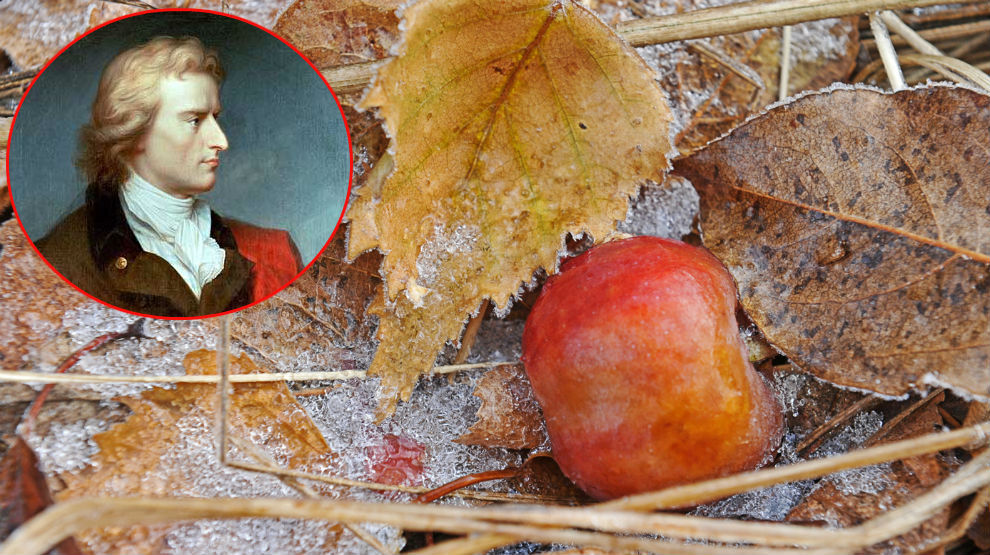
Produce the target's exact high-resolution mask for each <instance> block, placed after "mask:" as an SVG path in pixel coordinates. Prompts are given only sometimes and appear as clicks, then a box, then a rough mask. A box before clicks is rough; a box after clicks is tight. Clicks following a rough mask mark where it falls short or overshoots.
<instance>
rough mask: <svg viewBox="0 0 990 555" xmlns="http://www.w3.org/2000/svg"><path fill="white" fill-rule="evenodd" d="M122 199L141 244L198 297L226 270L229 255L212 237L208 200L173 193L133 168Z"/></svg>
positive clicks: (125, 212) (124, 187) (128, 222)
mask: <svg viewBox="0 0 990 555" xmlns="http://www.w3.org/2000/svg"><path fill="white" fill-rule="evenodd" d="M120 203H121V205H122V206H123V209H124V217H125V218H126V219H127V224H128V225H130V226H131V230H132V231H133V232H134V235H135V236H136V237H137V240H138V243H140V244H141V248H142V249H144V250H145V251H146V252H150V253H152V254H157V255H158V256H160V257H162V258H164V259H165V260H166V261H167V262H168V263H169V264H171V265H172V267H173V268H175V271H176V272H178V273H179V275H180V276H182V279H183V280H185V282H186V284H188V285H189V289H191V290H192V292H193V294H195V295H196V298H197V299H198V298H199V295H200V293H201V292H202V291H203V285H205V284H207V283H209V282H210V280H212V279H213V278H215V277H217V275H218V274H219V273H220V271H221V270H223V261H224V257H225V253H224V250H223V249H222V248H220V245H218V244H217V242H216V241H215V240H214V239H213V238H212V237H210V207H209V206H207V204H206V201H204V200H200V199H198V198H196V197H189V198H177V197H173V196H172V195H170V194H168V193H166V192H164V191H162V190H161V189H159V188H158V187H155V186H154V185H152V184H151V183H148V182H147V181H145V180H144V179H143V178H142V177H141V176H139V175H138V174H136V173H134V172H133V171H132V172H131V177H130V178H129V179H128V180H127V182H126V183H124V186H123V187H121V188H120Z"/></svg>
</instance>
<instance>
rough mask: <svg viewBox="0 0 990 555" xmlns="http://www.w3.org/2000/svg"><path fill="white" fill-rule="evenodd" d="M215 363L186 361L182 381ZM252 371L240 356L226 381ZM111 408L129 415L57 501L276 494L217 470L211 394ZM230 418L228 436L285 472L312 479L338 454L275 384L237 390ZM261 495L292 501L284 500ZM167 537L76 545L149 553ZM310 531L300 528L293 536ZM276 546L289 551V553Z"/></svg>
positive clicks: (154, 392) (70, 477) (163, 396)
mask: <svg viewBox="0 0 990 555" xmlns="http://www.w3.org/2000/svg"><path fill="white" fill-rule="evenodd" d="M216 358H217V355H216V353H215V352H212V351H194V352H192V353H189V354H188V355H187V356H186V360H185V366H186V370H187V373H188V374H190V375H203V374H216ZM255 372H259V369H258V367H257V366H255V364H254V363H253V362H251V360H250V359H249V358H248V357H247V356H246V355H245V356H241V357H239V358H232V359H231V373H232V374H247V373H255ZM119 401H121V402H123V403H124V404H125V405H127V406H128V407H129V408H130V409H131V410H132V411H133V414H132V415H131V416H130V417H129V418H128V419H127V420H126V421H125V422H124V423H122V424H118V425H116V426H114V427H113V428H111V429H110V430H109V431H107V432H105V433H102V434H98V435H96V436H94V438H93V441H94V442H95V443H96V444H97V446H98V447H99V449H100V450H99V452H98V453H97V454H96V455H95V456H94V457H93V459H92V460H91V461H90V464H89V466H87V467H86V468H84V469H83V470H81V471H79V472H78V473H74V472H67V473H63V474H61V475H60V478H61V479H62V480H63V481H64V482H65V484H66V489H65V490H63V491H61V492H60V493H59V494H58V495H57V498H58V499H59V500H60V501H61V500H65V499H72V498H77V497H85V496H148V497H171V496H197V497H203V496H216V495H238V491H240V494H241V495H243V494H245V493H249V494H253V495H265V494H266V493H265V492H264V491H263V490H262V489H259V488H263V487H265V486H267V487H277V479H275V478H273V477H270V476H262V475H257V474H245V473H239V472H237V471H233V470H230V469H224V468H223V467H221V466H220V465H219V463H218V462H217V461H216V460H215V459H216V457H215V453H216V446H215V441H216V437H215V430H214V424H215V422H216V414H217V405H218V402H217V394H216V386H214V385H202V384H178V385H177V386H176V387H175V388H174V389H165V388H154V389H151V390H149V391H147V392H145V393H143V394H141V395H140V396H139V397H128V398H122V399H119ZM229 417H230V426H229V430H230V431H229V433H230V435H231V436H232V437H238V438H242V439H244V440H247V441H250V442H251V443H253V444H255V445H257V446H259V447H261V448H263V449H264V451H266V452H267V453H268V454H269V456H271V457H272V458H273V459H274V460H275V461H276V463H278V464H279V465H281V466H283V467H288V468H292V469H296V470H303V471H316V472H319V471H322V470H325V469H326V468H327V467H328V466H332V465H333V464H334V461H335V458H336V455H335V454H333V453H331V452H330V449H329V447H328V446H327V443H326V441H325V440H324V439H323V436H322V435H321V434H320V432H319V430H317V428H316V426H315V424H313V422H312V420H311V419H310V417H309V415H308V414H307V413H306V411H305V410H304V409H303V408H302V407H301V406H300V405H299V404H298V403H297V402H296V400H295V398H294V397H293V396H292V394H291V393H290V392H289V389H288V388H287V387H286V386H285V384H283V383H264V384H237V385H235V386H234V388H233V393H232V394H231V397H230V412H229ZM235 453H236V451H235ZM235 458H241V457H236V456H235ZM247 460H248V461H249V462H256V461H255V460H253V459H250V458H248V459H247ZM272 484H276V485H274V486H273V485H272ZM238 488H240V489H238ZM267 494H268V495H291V491H281V490H275V491H271V492H268V493H267ZM173 528H174V526H168V525H156V526H135V527H131V528H105V529H102V530H92V531H87V532H85V533H84V534H81V535H80V536H78V537H77V540H78V541H79V542H80V545H81V547H83V548H84V549H85V550H87V551H89V552H95V553H108V552H122V551H123V550H125V549H126V550H127V552H129V553H156V552H157V550H158V549H159V548H160V547H161V546H162V542H163V541H164V538H165V536H166V535H167V534H168V533H169V532H170V531H171V530H172V529H173ZM312 532H313V530H312V529H309V530H306V529H301V530H300V532H299V533H300V534H307V533H312ZM325 532H326V536H325V538H324V539H325V541H326V542H327V543H326V545H325V547H326V549H327V551H332V550H333V549H332V548H333V545H334V542H335V541H336V539H337V537H338V534H339V530H336V529H334V530H330V529H326V530H325ZM282 547H283V548H284V549H286V550H287V551H291V550H292V546H291V545H285V546H282Z"/></svg>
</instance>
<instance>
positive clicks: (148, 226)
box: [37, 37, 302, 316]
mask: <svg viewBox="0 0 990 555" xmlns="http://www.w3.org/2000/svg"><path fill="white" fill-rule="evenodd" d="M222 80H223V70H222V69H221V66H220V60H219V59H218V58H217V56H216V54H215V53H213V52H211V51H209V50H207V49H206V48H205V47H204V46H203V45H202V43H200V41H199V40H197V39H196V38H193V37H185V38H172V37H157V38H154V39H152V40H151V41H149V42H148V43H146V44H144V45H141V46H138V47H135V48H132V49H130V50H127V51H126V52H124V53H122V54H120V55H119V56H118V57H116V58H115V59H114V60H113V61H112V62H111V63H110V65H108V66H107V68H106V70H105V71H104V73H103V77H102V78H101V80H100V88H99V92H98V93H97V97H96V100H95V102H94V103H93V113H92V119H91V121H90V123H89V124H88V125H86V126H85V127H84V128H83V132H82V135H81V141H82V155H81V157H80V159H79V166H80V168H81V169H82V170H83V171H84V173H85V175H86V177H87V178H88V180H89V185H88V188H87V191H86V202H85V204H84V205H83V206H82V207H81V208H79V209H77V210H76V211H75V212H73V213H72V214H71V215H69V216H68V217H67V218H65V219H64V220H62V221H61V222H59V224H58V225H57V226H56V227H55V228H54V229H53V230H52V231H51V232H50V233H49V234H48V235H46V236H45V237H44V238H42V239H41V240H40V241H38V243H37V246H38V249H39V250H40V251H41V253H42V254H43V255H44V256H45V257H46V258H47V259H48V261H49V262H50V263H51V264H52V265H53V266H54V267H55V268H56V270H58V271H59V273H61V274H62V275H63V276H64V277H66V278H67V279H69V280H70V281H72V282H73V283H74V284H76V285H77V286H79V287H80V288H82V289H84V290H85V291H87V292H88V293H90V294H91V295H93V296H95V297H98V298H100V299H102V300H105V301H107V302H108V303H110V304H112V305H115V306H119V307H121V308H129V309H132V310H134V311H137V312H141V313H146V314H154V315H162V316H196V315H203V314H215V313H219V312H224V311H226V310H230V309H233V308H237V307H239V306H243V305H245V304H249V303H251V302H252V301H253V300H255V299H261V298H264V297H267V296H268V295H269V294H271V293H272V292H274V290H277V289H279V288H280V287H281V286H282V285H283V284H285V283H286V282H287V281H289V280H291V279H292V277H293V276H295V275H296V274H297V273H298V272H299V271H300V270H301V269H302V260H301V259H300V255H299V252H298V250H297V249H296V246H295V244H294V243H293V242H292V239H291V238H290V236H289V234H288V233H286V232H285V231H279V230H273V229H265V228H260V227H255V226H252V225H250V224H246V223H243V222H238V221H236V220H226V219H224V218H222V217H221V216H219V215H218V214H216V213H215V212H213V211H211V210H210V208H209V206H208V205H207V203H206V201H204V200H202V199H200V198H198V197H197V195H199V194H201V193H205V192H207V191H209V190H210V189H212V188H213V185H214V184H215V182H216V169H217V167H218V166H219V164H220V160H221V156H222V153H223V151H225V150H227V146H228V144H227V137H226V136H225V135H224V133H223V129H222V127H221V125H220V120H219V116H220V114H221V105H220V100H219V98H220V95H219V90H220V85H221V83H222Z"/></svg>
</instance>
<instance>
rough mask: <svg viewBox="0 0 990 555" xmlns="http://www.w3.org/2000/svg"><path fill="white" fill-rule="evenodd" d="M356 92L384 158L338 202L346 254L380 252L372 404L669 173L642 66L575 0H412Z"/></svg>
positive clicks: (654, 92)
mask: <svg viewBox="0 0 990 555" xmlns="http://www.w3.org/2000/svg"><path fill="white" fill-rule="evenodd" d="M404 17H405V21H404V28H405V35H404V42H403V45H402V47H401V49H400V52H399V55H398V56H397V57H396V58H395V59H394V60H393V61H391V62H390V63H389V64H387V65H386V66H385V67H383V68H382V69H381V70H380V72H379V74H378V77H377V79H376V81H375V84H374V86H373V87H372V89H371V90H370V91H369V93H368V95H367V97H366V98H365V100H364V102H363V105H364V107H365V108H371V107H376V108H378V109H379V112H380V114H381V116H382V117H383V119H384V120H385V124H386V127H387V129H388V131H389V134H390V135H391V137H392V140H393V147H394V148H393V154H392V157H391V160H389V159H388V157H386V159H385V160H384V162H385V163H393V164H394V170H393V171H392V172H391V173H390V174H388V176H387V177H385V178H384V179H379V180H375V179H369V181H368V183H367V184H366V185H365V186H363V187H362V188H360V189H358V190H357V191H356V195H357V198H356V199H355V201H354V204H353V206H351V209H350V211H349V217H350V219H351V221H352V225H351V229H350V233H351V236H350V240H351V244H350V256H351V257H354V256H356V255H357V254H358V253H359V252H361V251H362V250H364V249H368V248H373V247H377V248H378V249H380V250H381V251H382V252H384V253H385V255H386V256H385V259H384V262H383V265H382V270H383V277H384V279H385V283H386V298H385V303H384V305H383V306H382V307H380V315H381V324H380V327H379V338H380V339H381V341H382V344H381V346H380V347H379V349H378V352H377V354H376V356H375V360H374V361H373V363H372V367H371V371H372V372H373V373H376V374H380V375H382V386H383V390H382V398H381V400H382V405H381V407H380V412H379V416H385V415H387V414H388V413H389V412H391V409H392V408H393V407H394V404H395V400H396V398H397V397H400V396H401V397H403V398H408V394H409V393H410V392H411V390H412V386H413V384H414V383H415V379H416V377H417V376H418V375H419V374H420V373H422V372H424V371H427V370H429V368H430V367H431V365H432V364H433V362H434V360H435V359H436V356H437V354H438V353H439V351H440V349H441V348H442V346H443V345H444V343H445V342H446V341H449V340H456V339H457V338H458V336H459V334H460V331H461V328H462V326H463V323H464V321H465V319H466V318H467V317H468V316H469V315H470V314H471V313H472V312H473V311H475V310H477V309H478V307H479V305H480V304H481V302H482V301H483V300H484V299H486V298H487V299H492V300H493V301H494V302H495V304H496V305H497V306H498V307H500V308H505V307H506V306H508V303H509V301H510V299H511V297H512V295H514V294H515V293H516V292H517V291H518V290H519V287H520V285H521V284H522V283H524V282H527V281H529V280H530V279H531V277H532V275H533V272H534V271H535V270H536V269H538V268H540V267H543V268H546V269H547V270H549V271H553V270H554V268H555V265H556V261H557V257H558V253H559V251H560V250H561V248H562V246H563V240H564V237H565V235H566V234H567V233H574V234H577V233H588V234H590V235H591V236H592V237H594V238H595V239H596V240H601V239H603V238H605V237H606V236H607V235H608V234H609V233H611V232H612V231H613V230H614V226H615V222H616V220H618V219H622V218H624V217H625V214H626V205H627V201H628V196H629V195H630V194H631V193H633V192H635V191H636V189H637V187H638V186H639V184H640V183H642V182H643V181H644V180H646V179H654V180H657V181H659V180H660V179H661V177H662V175H663V173H664V171H666V169H667V166H668V163H667V154H668V152H669V151H670V149H671V147H670V144H669V139H668V124H669V121H670V113H669V109H668V107H667V105H666V101H665V99H664V95H663V93H662V92H661V90H660V89H659V88H658V86H657V85H656V83H655V82H654V81H653V78H652V77H651V75H652V72H651V71H650V70H649V68H648V67H647V66H646V64H645V63H644V62H643V61H642V60H641V59H640V58H639V57H638V56H637V55H636V54H635V52H634V51H633V50H632V49H631V48H630V47H629V46H628V45H626V44H625V43H623V42H622V41H621V39H619V38H618V37H617V36H616V35H615V34H614V33H613V32H612V30H611V29H609V28H608V27H607V26H606V25H605V24H603V23H602V22H601V21H600V20H599V19H598V18H597V17H596V16H595V15H593V14H592V13H590V12H588V11H587V10H586V9H585V8H583V7H582V6H580V5H579V4H577V3H574V2H569V1H566V2H565V1H561V2H551V3H549V4H548V3H547V2H546V1H545V0H544V1H533V0H515V1H506V2H468V1H464V0H458V1H453V2H452V1H449V0H443V1H425V2H419V3H416V4H414V5H413V6H411V7H409V8H408V9H406V11H405V13H404Z"/></svg>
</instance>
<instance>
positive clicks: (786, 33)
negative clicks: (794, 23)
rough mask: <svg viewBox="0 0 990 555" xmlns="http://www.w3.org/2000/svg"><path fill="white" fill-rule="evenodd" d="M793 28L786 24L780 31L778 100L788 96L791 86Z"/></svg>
mask: <svg viewBox="0 0 990 555" xmlns="http://www.w3.org/2000/svg"><path fill="white" fill-rule="evenodd" d="M792 30H793V28H792V27H791V26H790V25H784V27H783V28H782V29H781V32H780V42H781V47H780V90H779V91H777V100H784V99H785V98H787V96H788V95H787V91H788V89H789V88H790V80H791V35H792V34H793V31H792Z"/></svg>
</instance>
